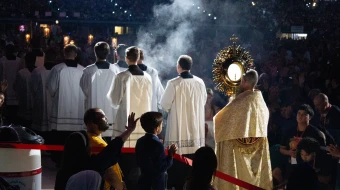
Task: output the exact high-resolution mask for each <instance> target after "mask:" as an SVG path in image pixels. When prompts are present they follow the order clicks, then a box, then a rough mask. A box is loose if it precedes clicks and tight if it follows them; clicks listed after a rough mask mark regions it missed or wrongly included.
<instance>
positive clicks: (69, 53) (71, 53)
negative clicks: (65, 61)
mask: <svg viewBox="0 0 340 190" xmlns="http://www.w3.org/2000/svg"><path fill="white" fill-rule="evenodd" d="M77 52H78V48H77V46H75V45H73V44H68V45H66V46H65V47H64V55H65V58H73V59H75V58H76V56H77Z"/></svg>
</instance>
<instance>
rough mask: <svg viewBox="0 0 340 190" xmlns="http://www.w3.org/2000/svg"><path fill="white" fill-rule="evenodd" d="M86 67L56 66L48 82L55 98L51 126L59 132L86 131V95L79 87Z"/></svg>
mask: <svg viewBox="0 0 340 190" xmlns="http://www.w3.org/2000/svg"><path fill="white" fill-rule="evenodd" d="M83 69H84V67H83V66H81V65H77V67H68V66H67V65H66V64H65V63H60V64H58V65H56V66H54V67H53V68H52V70H51V73H50V74H49V76H48V78H47V82H46V89H47V91H48V92H49V93H50V94H51V96H52V97H53V100H52V102H53V103H52V112H51V116H50V121H49V122H50V125H51V128H52V129H55V130H57V131H79V130H82V129H84V124H83V123H84V122H83V118H84V112H85V111H84V94H83V92H82V90H81V88H80V86H79V83H80V78H81V76H82V75H83Z"/></svg>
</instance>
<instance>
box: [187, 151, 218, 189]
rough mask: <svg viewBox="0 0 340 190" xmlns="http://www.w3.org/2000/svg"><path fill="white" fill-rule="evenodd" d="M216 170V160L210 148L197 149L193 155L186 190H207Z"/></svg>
mask: <svg viewBox="0 0 340 190" xmlns="http://www.w3.org/2000/svg"><path fill="white" fill-rule="evenodd" d="M216 168H217V158H216V155H215V152H214V150H213V149H212V148H210V147H201V148H199V149H198V150H197V151H196V152H195V154H194V159H193V162H192V172H191V176H190V183H189V184H188V185H189V186H188V189H190V190H195V189H202V190H203V189H204V190H206V189H209V188H210V184H211V181H212V179H213V176H214V174H215V172H216Z"/></svg>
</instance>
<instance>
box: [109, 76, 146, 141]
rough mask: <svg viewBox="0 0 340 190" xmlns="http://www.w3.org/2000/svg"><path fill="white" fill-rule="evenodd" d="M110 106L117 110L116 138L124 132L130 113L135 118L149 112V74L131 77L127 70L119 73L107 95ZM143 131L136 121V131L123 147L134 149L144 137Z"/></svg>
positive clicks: (114, 130)
mask: <svg viewBox="0 0 340 190" xmlns="http://www.w3.org/2000/svg"><path fill="white" fill-rule="evenodd" d="M108 98H109V99H110V100H111V103H112V106H113V107H114V108H118V112H117V117H116V123H114V125H113V135H112V137H116V136H118V135H120V134H121V133H122V132H124V131H125V126H127V119H128V116H129V114H130V113H131V112H134V113H135V114H136V115H135V118H138V117H140V116H141V115H142V114H144V113H145V112H148V111H151V99H152V82H151V77H150V75H149V74H147V73H145V72H144V75H132V74H131V73H130V71H129V70H126V71H123V72H121V73H119V74H118V75H117V76H116V78H115V79H114V81H113V83H112V86H111V88H110V90H109V93H108ZM144 134H145V131H144V130H143V129H142V127H141V125H140V122H139V121H138V123H137V127H136V130H135V131H134V132H133V133H132V134H131V135H130V137H129V139H128V140H127V141H126V142H125V144H124V146H125V147H135V145H136V142H137V140H138V139H139V138H140V137H142V136H144Z"/></svg>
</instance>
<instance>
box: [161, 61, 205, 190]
mask: <svg viewBox="0 0 340 190" xmlns="http://www.w3.org/2000/svg"><path fill="white" fill-rule="evenodd" d="M191 67H192V59H191V57H190V56H188V55H181V56H180V57H179V58H178V61H177V72H178V74H179V76H178V77H176V78H174V79H172V80H170V81H168V83H167V86H166V88H165V92H164V94H163V96H162V98H161V102H160V104H161V106H162V108H163V109H164V110H165V111H166V112H168V113H169V116H168V119H167V127H166V132H165V141H164V146H165V147H167V146H170V145H171V144H174V143H176V144H177V145H178V152H179V154H184V155H188V156H189V157H190V155H192V154H194V153H195V151H196V150H197V149H198V148H200V147H202V146H205V121H204V118H205V117H204V105H205V103H206V100H207V92H206V88H205V84H204V82H203V80H202V79H200V78H198V77H196V76H194V75H192V74H191V73H190V69H191ZM183 167H184V168H186V169H185V170H186V171H185V172H181V170H182V169H181V168H183ZM189 170H190V168H188V167H186V166H184V165H183V164H181V163H180V162H178V161H174V165H173V167H172V168H171V169H170V170H169V182H168V184H169V186H168V187H170V188H171V187H173V186H175V188H176V189H183V185H184V183H185V177H186V176H187V175H189Z"/></svg>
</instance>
